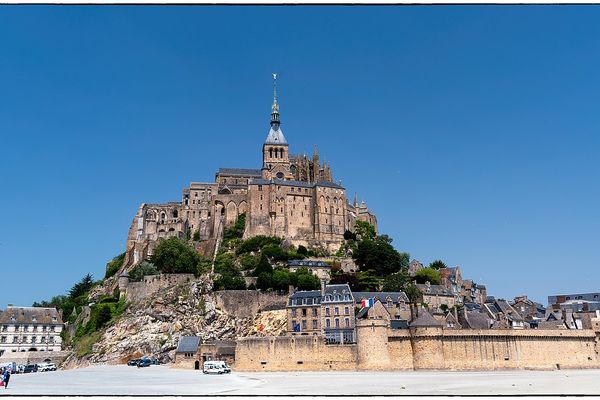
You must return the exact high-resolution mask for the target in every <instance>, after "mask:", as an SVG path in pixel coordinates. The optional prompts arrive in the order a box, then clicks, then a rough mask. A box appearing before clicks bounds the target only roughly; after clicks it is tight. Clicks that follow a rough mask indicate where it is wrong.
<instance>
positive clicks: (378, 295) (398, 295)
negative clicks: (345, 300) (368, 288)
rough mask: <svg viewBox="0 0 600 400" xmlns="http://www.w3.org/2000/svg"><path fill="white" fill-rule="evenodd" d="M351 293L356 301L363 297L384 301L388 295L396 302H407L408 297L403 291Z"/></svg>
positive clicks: (358, 301)
mask: <svg viewBox="0 0 600 400" xmlns="http://www.w3.org/2000/svg"><path fill="white" fill-rule="evenodd" d="M352 295H353V296H354V301H355V302H356V303H360V301H361V300H362V299H363V298H365V299H379V300H380V301H381V302H385V301H386V299H387V298H388V297H391V298H392V301H393V302H394V303H398V302H399V301H400V300H404V302H405V303H408V297H406V295H405V294H404V292H352Z"/></svg>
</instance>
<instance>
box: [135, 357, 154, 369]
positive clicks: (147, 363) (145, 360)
mask: <svg viewBox="0 0 600 400" xmlns="http://www.w3.org/2000/svg"><path fill="white" fill-rule="evenodd" d="M150 365H152V361H150V359H148V358H142V359H141V360H140V361H139V362H138V363H137V366H138V368H142V367H149V366H150Z"/></svg>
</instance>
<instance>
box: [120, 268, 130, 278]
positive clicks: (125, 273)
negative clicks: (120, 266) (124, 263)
mask: <svg viewBox="0 0 600 400" xmlns="http://www.w3.org/2000/svg"><path fill="white" fill-rule="evenodd" d="M119 278H129V271H128V270H127V268H125V269H124V270H123V272H121V273H120V274H119Z"/></svg>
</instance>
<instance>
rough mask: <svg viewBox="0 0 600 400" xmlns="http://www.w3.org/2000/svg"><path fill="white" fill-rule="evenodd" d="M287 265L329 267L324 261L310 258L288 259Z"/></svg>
mask: <svg viewBox="0 0 600 400" xmlns="http://www.w3.org/2000/svg"><path fill="white" fill-rule="evenodd" d="M287 265H288V267H330V265H329V264H327V263H326V262H324V261H312V260H288V262H287Z"/></svg>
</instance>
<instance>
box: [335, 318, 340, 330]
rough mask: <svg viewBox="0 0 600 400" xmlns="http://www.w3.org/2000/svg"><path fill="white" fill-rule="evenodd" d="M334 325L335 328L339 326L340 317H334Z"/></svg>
mask: <svg viewBox="0 0 600 400" xmlns="http://www.w3.org/2000/svg"><path fill="white" fill-rule="evenodd" d="M335 327H336V328H339V327H340V319H339V318H336V319H335Z"/></svg>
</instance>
